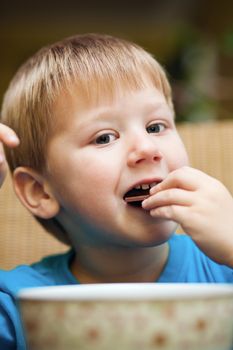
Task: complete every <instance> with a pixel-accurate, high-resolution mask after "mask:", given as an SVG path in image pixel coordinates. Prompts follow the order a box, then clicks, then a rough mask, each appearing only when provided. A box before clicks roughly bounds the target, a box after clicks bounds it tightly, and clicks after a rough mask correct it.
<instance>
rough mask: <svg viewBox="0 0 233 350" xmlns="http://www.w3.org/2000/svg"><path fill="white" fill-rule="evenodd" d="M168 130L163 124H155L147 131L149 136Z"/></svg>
mask: <svg viewBox="0 0 233 350" xmlns="http://www.w3.org/2000/svg"><path fill="white" fill-rule="evenodd" d="M165 128H166V126H165V125H164V124H163V123H154V124H151V125H149V126H148V127H147V128H146V131H147V132H148V134H158V133H160V132H162V131H164V130H165Z"/></svg>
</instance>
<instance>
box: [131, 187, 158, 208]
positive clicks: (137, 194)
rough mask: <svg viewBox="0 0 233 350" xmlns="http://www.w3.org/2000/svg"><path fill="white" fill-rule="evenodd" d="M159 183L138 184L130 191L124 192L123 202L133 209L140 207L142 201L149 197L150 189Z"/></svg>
mask: <svg viewBox="0 0 233 350" xmlns="http://www.w3.org/2000/svg"><path fill="white" fill-rule="evenodd" d="M159 182H161V181H158V182H152V183H150V184H146V183H145V184H140V185H138V186H136V187H134V188H132V189H131V190H129V191H128V192H126V194H125V195H124V200H125V201H126V202H127V203H128V204H130V205H132V206H134V207H141V204H142V201H144V199H146V198H148V197H149V195H150V189H151V188H152V187H154V186H156V185H157V184H158V183H159Z"/></svg>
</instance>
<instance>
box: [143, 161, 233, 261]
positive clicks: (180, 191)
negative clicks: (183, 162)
mask: <svg viewBox="0 0 233 350" xmlns="http://www.w3.org/2000/svg"><path fill="white" fill-rule="evenodd" d="M150 194H151V196H150V197H149V198H147V199H145V200H144V201H143V203H142V206H143V208H144V209H146V210H150V214H151V215H152V216H153V217H160V218H166V219H171V220H174V221H176V222H177V223H179V224H180V225H181V227H182V228H183V230H184V232H186V233H187V234H188V235H190V236H191V237H192V239H193V240H194V241H195V243H196V244H197V245H198V246H199V248H200V249H201V250H202V251H203V252H204V253H205V254H206V255H208V256H209V257H210V258H212V259H213V260H215V261H216V262H218V263H220V264H225V265H228V266H230V267H233V197H232V196H231V194H230V193H229V191H228V190H227V189H226V187H225V186H224V185H223V184H222V183H221V182H220V181H218V180H216V179H214V178H212V177H210V176H208V175H207V174H205V173H203V172H202V171H200V170H197V169H193V168H190V167H183V168H180V169H178V170H175V171H173V172H171V173H170V174H169V175H168V176H167V178H166V179H165V180H164V181H163V182H161V183H160V184H158V185H156V186H155V187H153V188H152V189H151V191H150Z"/></svg>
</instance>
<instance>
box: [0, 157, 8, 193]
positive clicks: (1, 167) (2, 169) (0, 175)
mask: <svg viewBox="0 0 233 350" xmlns="http://www.w3.org/2000/svg"><path fill="white" fill-rule="evenodd" d="M6 173H7V164H6V162H5V158H4V156H3V154H1V153H0V187H1V186H2V184H3V181H4V179H5V177H6Z"/></svg>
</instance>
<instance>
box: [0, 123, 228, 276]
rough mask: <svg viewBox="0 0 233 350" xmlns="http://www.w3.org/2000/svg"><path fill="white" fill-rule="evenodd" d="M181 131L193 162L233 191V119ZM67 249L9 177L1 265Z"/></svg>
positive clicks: (0, 221) (1, 201) (0, 195)
mask: <svg viewBox="0 0 233 350" xmlns="http://www.w3.org/2000/svg"><path fill="white" fill-rule="evenodd" d="M178 130H179V132H180V134H181V137H182V139H183V141H184V143H185V145H186V148H187V150H188V153H189V156H190V162H191V165H192V166H194V167H196V168H198V169H201V170H203V171H205V172H207V173H208V174H209V175H212V176H214V177H216V178H218V179H219V180H221V181H222V182H223V183H224V184H225V185H226V186H227V187H228V188H229V190H230V191H231V192H232V193H233V122H231V121H229V122H225V121H224V122H214V123H206V124H182V125H179V127H178ZM174 156H176V155H174ZM65 250H67V246H65V245H63V244H61V243H59V242H57V241H56V240H55V239H54V238H53V237H52V236H50V235H49V234H47V233H46V232H44V230H43V229H42V228H41V227H40V225H39V224H38V223H37V222H36V221H35V220H34V219H33V218H32V217H31V215H30V214H29V213H28V212H27V210H26V209H25V208H23V207H22V205H21V204H20V203H19V201H18V199H17V198H16V196H15V194H14V192H13V190H12V187H11V180H10V178H9V177H8V179H7V181H6V182H5V183H4V185H3V187H2V189H1V191H0V268H5V269H9V268H12V267H14V266H15V265H18V264H22V263H23V264H25V263H26V264H28V263H31V262H34V261H37V260H38V259H40V258H41V257H42V256H45V255H48V254H51V253H56V252H61V251H65Z"/></svg>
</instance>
